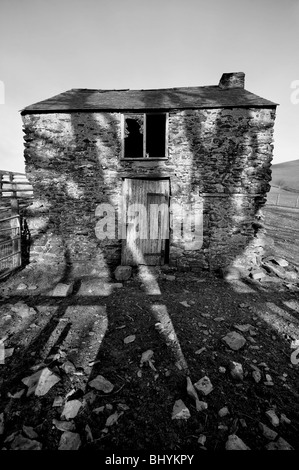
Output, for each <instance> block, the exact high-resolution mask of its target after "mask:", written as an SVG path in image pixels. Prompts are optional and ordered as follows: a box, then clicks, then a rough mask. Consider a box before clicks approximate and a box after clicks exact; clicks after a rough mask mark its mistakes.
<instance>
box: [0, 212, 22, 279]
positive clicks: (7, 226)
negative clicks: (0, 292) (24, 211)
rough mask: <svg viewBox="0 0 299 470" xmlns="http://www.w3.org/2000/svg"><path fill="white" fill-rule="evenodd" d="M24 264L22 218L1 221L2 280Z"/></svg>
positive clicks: (16, 216)
mask: <svg viewBox="0 0 299 470" xmlns="http://www.w3.org/2000/svg"><path fill="white" fill-rule="evenodd" d="M21 263H22V257H21V224H20V216H19V215H14V216H12V217H7V218H6V219H2V220H0V279H1V278H2V277H3V276H6V275H7V274H9V273H10V272H12V271H14V270H15V269H16V268H18V267H20V266H21Z"/></svg>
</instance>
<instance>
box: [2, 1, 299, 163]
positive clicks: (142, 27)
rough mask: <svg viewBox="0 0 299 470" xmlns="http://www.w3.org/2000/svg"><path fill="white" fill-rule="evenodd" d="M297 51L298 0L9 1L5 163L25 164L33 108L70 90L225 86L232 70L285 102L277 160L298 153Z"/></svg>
mask: <svg viewBox="0 0 299 470" xmlns="http://www.w3.org/2000/svg"><path fill="white" fill-rule="evenodd" d="M298 56H299V0H0V80H1V81H2V82H3V83H4V86H5V96H4V98H5V100H4V103H3V104H0V162H1V163H0V169H3V170H11V171H21V172H23V171H24V169H25V168H24V157H23V132H22V121H21V118H20V114H19V111H20V110H21V109H22V108H23V107H25V106H28V105H30V104H32V103H35V102H37V101H41V100H43V99H46V98H49V97H51V96H53V95H56V94H58V93H61V92H63V91H66V90H68V89H70V88H107V89H109V88H131V89H139V88H143V89H144V88H166V87H180V86H203V85H217V84H218V82H219V79H220V77H221V75H222V73H223V72H245V88H246V89H247V90H249V91H251V92H253V93H256V94H257V95H260V96H262V97H264V98H267V99H269V100H271V101H274V102H276V103H279V104H280V106H279V107H278V108H277V118H276V122H275V131H274V136H275V143H274V159H273V163H280V162H282V161H289V160H295V159H298V158H299V103H298V104H295V103H293V104H292V102H291V94H292V93H294V92H295V90H294V89H292V88H291V85H292V83H294V82H295V81H297V86H298V88H299V61H298ZM294 85H296V83H295V84H294ZM296 96H297V97H298V99H297V101H299V90H298V93H297V95H296ZM0 103H1V86H0Z"/></svg>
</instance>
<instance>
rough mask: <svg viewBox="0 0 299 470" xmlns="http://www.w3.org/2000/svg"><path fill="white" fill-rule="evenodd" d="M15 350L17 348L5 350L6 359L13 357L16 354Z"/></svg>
mask: <svg viewBox="0 0 299 470" xmlns="http://www.w3.org/2000/svg"><path fill="white" fill-rule="evenodd" d="M14 350H15V348H5V350H4V355H5V359H7V358H8V357H11V356H12V355H13V353H14Z"/></svg>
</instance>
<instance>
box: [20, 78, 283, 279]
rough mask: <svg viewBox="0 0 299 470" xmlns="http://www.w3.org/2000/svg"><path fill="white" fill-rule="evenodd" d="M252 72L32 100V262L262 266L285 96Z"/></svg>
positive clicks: (96, 266) (81, 267) (28, 159)
mask: <svg viewBox="0 0 299 470" xmlns="http://www.w3.org/2000/svg"><path fill="white" fill-rule="evenodd" d="M244 79H245V77H244V73H241V72H238V73H225V74H223V75H222V77H221V79H220V82H219V84H218V85H215V86H200V87H186V88H169V89H151V90H129V89H128V90H126V89H125V90H102V89H72V90H69V91H66V92H64V93H61V94H59V95H57V96H54V97H52V98H49V99H46V100H44V101H41V102H39V103H36V104H33V105H30V106H28V107H26V108H25V109H23V110H22V111H21V115H22V119H23V124H24V133H25V136H24V140H25V151H24V156H25V163H26V174H27V177H28V180H29V181H30V183H31V184H32V186H33V189H34V196H35V199H34V203H33V204H32V205H31V206H30V207H29V208H28V209H27V211H26V213H25V214H24V216H25V217H26V220H27V223H28V226H29V230H30V233H31V240H32V242H31V249H30V250H31V254H30V257H31V258H30V259H31V262H37V263H39V265H40V266H42V267H43V269H46V266H50V265H51V266H53V265H57V266H64V265H66V266H68V268H69V269H72V270H74V271H75V272H77V271H78V272H81V273H83V272H84V273H85V272H86V273H87V274H88V273H90V274H93V275H95V274H99V275H100V274H101V273H103V272H109V271H110V269H114V268H115V266H117V265H120V264H122V265H130V266H136V265H142V264H144V265H152V266H156V265H158V266H161V265H162V266H163V265H169V266H171V267H176V268H178V269H179V270H181V271H189V270H190V271H194V272H200V271H201V270H202V269H210V270H216V269H218V268H221V267H222V268H223V267H227V266H239V267H243V268H253V267H255V266H258V265H259V263H260V261H261V256H262V254H263V250H264V247H265V244H266V243H267V241H266V240H267V239H266V237H264V229H263V224H262V212H261V209H262V207H263V205H264V204H265V201H266V196H267V192H268V190H269V189H270V185H269V181H270V179H271V160H272V152H273V126H274V120H275V113H276V106H277V105H276V103H273V102H271V101H268V100H267V99H264V98H261V97H259V96H257V95H255V94H253V93H251V92H249V91H247V90H245V88H244Z"/></svg>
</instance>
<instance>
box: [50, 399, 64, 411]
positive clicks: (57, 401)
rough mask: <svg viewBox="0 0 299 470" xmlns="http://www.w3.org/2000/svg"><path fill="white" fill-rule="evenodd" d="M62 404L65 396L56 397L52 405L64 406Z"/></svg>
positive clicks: (54, 406)
mask: <svg viewBox="0 0 299 470" xmlns="http://www.w3.org/2000/svg"><path fill="white" fill-rule="evenodd" d="M62 405H63V398H62V397H55V398H54V401H53V405H52V407H53V408H56V407H58V406H62Z"/></svg>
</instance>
